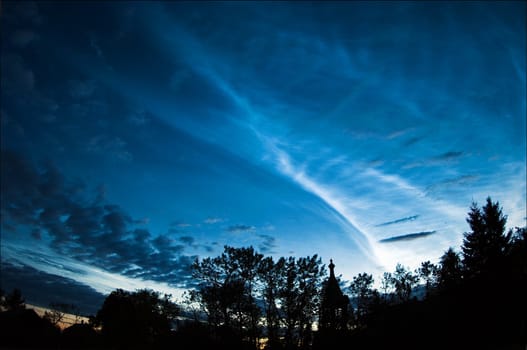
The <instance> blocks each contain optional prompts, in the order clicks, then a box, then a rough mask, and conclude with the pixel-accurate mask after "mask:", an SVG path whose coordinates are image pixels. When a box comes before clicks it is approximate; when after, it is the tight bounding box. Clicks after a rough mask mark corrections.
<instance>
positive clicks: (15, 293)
mask: <svg viewBox="0 0 527 350" xmlns="http://www.w3.org/2000/svg"><path fill="white" fill-rule="evenodd" d="M2 306H3V307H5V308H6V309H7V310H19V309H25V308H26V300H25V299H24V298H23V297H22V291H20V289H18V288H15V289H13V290H12V291H11V293H9V294H7V295H5V297H4V300H3V305H2Z"/></svg>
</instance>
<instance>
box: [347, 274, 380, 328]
mask: <svg viewBox="0 0 527 350" xmlns="http://www.w3.org/2000/svg"><path fill="white" fill-rule="evenodd" d="M373 283H374V280H373V276H372V275H368V274H367V273H359V274H358V275H357V276H355V277H353V280H352V281H351V284H350V286H349V290H350V292H351V296H352V298H353V299H354V300H355V303H356V305H357V311H356V317H357V322H358V324H359V325H363V324H364V321H365V318H366V316H367V314H368V313H369V312H370V305H371V304H372V302H373V301H374V299H375V297H376V296H377V294H378V292H377V291H376V290H375V289H374V288H373Z"/></svg>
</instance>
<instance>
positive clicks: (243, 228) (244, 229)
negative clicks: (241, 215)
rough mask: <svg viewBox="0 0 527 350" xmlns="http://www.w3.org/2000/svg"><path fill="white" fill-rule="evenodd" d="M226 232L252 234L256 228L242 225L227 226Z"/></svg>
mask: <svg viewBox="0 0 527 350" xmlns="http://www.w3.org/2000/svg"><path fill="white" fill-rule="evenodd" d="M226 230H227V231H228V232H230V233H241V232H252V231H254V230H256V227H254V226H249V225H244V224H238V225H232V226H229V227H227V229H226Z"/></svg>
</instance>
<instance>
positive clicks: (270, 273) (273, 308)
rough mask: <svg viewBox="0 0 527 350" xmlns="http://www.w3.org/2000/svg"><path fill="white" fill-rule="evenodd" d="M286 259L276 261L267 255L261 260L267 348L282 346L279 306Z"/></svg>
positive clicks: (260, 276)
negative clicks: (282, 273)
mask: <svg viewBox="0 0 527 350" xmlns="http://www.w3.org/2000/svg"><path fill="white" fill-rule="evenodd" d="M284 264H285V259H284V258H281V259H279V260H278V261H277V262H276V263H275V262H274V261H273V258H272V257H266V258H264V259H263V260H262V261H261V262H260V266H259V269H258V275H259V278H260V280H261V283H260V288H261V296H262V300H263V303H264V315H265V325H266V326H267V348H268V349H275V348H279V347H280V341H279V339H280V338H279V337H280V333H279V332H280V309H279V307H278V300H279V293H280V289H279V288H280V285H281V283H282V281H283V279H282V278H281V277H282V275H281V271H282V270H283V268H284Z"/></svg>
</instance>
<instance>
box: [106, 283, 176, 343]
mask: <svg viewBox="0 0 527 350" xmlns="http://www.w3.org/2000/svg"><path fill="white" fill-rule="evenodd" d="M178 313H179V308H178V307H177V306H176V305H175V304H174V303H172V302H171V301H170V295H164V296H163V297H161V295H160V294H159V293H158V292H155V291H152V290H148V289H141V290H137V291H135V292H128V291H124V290H122V289H117V290H115V291H113V292H112V293H110V295H109V296H108V297H107V298H106V299H105V300H104V303H103V305H102V308H101V309H100V310H99V312H98V313H97V319H98V321H99V322H100V324H101V326H102V334H103V336H105V338H106V339H107V341H108V342H109V343H110V344H111V345H112V346H116V347H118V348H144V347H152V345H153V344H154V342H155V340H156V339H158V338H161V337H163V336H166V335H167V334H168V333H169V332H170V329H171V322H172V320H173V319H174V318H175V317H176V315H177V314H178Z"/></svg>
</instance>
